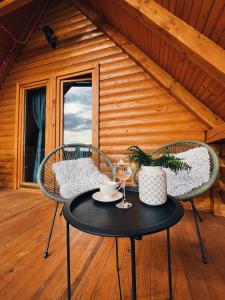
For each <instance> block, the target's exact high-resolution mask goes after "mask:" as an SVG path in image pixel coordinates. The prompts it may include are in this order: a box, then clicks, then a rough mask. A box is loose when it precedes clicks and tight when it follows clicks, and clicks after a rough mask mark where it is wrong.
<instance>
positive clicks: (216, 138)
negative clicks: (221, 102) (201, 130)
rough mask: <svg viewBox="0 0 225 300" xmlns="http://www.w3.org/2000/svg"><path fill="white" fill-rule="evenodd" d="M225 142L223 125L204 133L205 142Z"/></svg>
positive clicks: (224, 126) (224, 125) (224, 124)
mask: <svg viewBox="0 0 225 300" xmlns="http://www.w3.org/2000/svg"><path fill="white" fill-rule="evenodd" d="M223 140H225V123H223V124H221V125H220V126H218V127H216V128H214V129H211V130H209V131H207V133H206V142H207V143H213V142H221V141H223Z"/></svg>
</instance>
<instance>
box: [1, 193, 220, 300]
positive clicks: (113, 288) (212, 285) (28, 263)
mask: <svg viewBox="0 0 225 300" xmlns="http://www.w3.org/2000/svg"><path fill="white" fill-rule="evenodd" d="M53 206H54V204H53V203H52V202H51V201H47V200H46V199H45V198H44V197H43V196H41V195H40V194H39V193H37V192H23V191H0V299H4V300H7V299H66V259H65V221H64V218H63V216H62V217H57V222H56V226H55V231H54V234H53V239H52V244H51V247H50V254H51V255H50V256H49V257H48V259H47V260H44V259H43V258H42V253H43V248H44V246H45V243H46V239H47V233H48V229H49V222H50V219H51V216H52V213H53ZM202 216H203V218H204V221H203V224H202V227H201V228H202V233H203V236H204V239H205V240H206V245H207V249H208V254H209V264H208V265H203V264H202V263H201V261H200V254H199V249H198V244H197V240H196V235H195V232H194V228H193V223H192V216H191V214H190V212H186V214H185V217H184V219H183V220H182V222H180V223H179V224H178V225H177V226H175V227H174V228H173V229H172V230H171V241H172V262H173V274H174V276H173V287H174V299H175V300H189V299H193V300H201V299H202V300H224V299H225V250H224V249H225V218H222V217H215V216H212V215H210V214H206V213H203V214H202ZM71 231H72V232H71V249H72V261H71V264H72V276H71V278H72V291H73V299H74V291H75V292H76V299H80V300H88V299H91V300H95V299H96V300H97V299H101V300H102V299H103V300H104V299H105V300H116V299H119V293H118V288H117V277H116V268H115V242H114V240H113V239H111V238H100V237H97V236H92V235H88V234H84V233H81V232H78V231H77V230H71ZM119 247H120V267H121V276H122V289H123V296H124V298H123V299H127V300H130V299H131V278H130V253H129V251H130V250H129V243H128V240H127V239H120V241H119ZM137 290H138V300H139V299H146V300H165V299H167V298H168V289H167V263H166V241H165V233H160V234H155V235H154V236H149V237H145V238H144V239H143V240H142V241H141V242H137Z"/></svg>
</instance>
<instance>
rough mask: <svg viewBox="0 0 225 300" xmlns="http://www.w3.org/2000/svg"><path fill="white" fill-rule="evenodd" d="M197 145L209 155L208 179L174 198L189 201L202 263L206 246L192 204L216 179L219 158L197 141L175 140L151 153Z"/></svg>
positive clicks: (195, 209) (196, 212)
mask: <svg viewBox="0 0 225 300" xmlns="http://www.w3.org/2000/svg"><path fill="white" fill-rule="evenodd" d="M197 147H205V148H206V149H207V150H208V153H209V157H210V179H209V181H208V182H206V183H204V184H203V185H202V186H201V187H198V188H195V189H193V190H192V191H190V192H188V193H185V194H183V195H180V196H176V198H177V199H178V200H180V201H189V202H190V204H191V208H192V214H193V218H194V223H195V229H196V233H197V237H198V242H199V247H200V251H201V256H202V262H203V263H204V264H207V263H208V256H207V252H206V248H205V245H204V242H203V239H202V236H201V232H200V228H199V222H201V221H202V218H201V217H200V214H199V212H198V210H197V208H196V206H195V204H194V200H195V199H194V198H195V197H197V196H199V195H201V194H202V193H204V192H206V191H208V190H209V189H210V188H211V187H212V186H213V184H214V183H215V181H216V180H217V178H218V176H219V159H218V157H217V155H216V153H215V151H214V150H213V149H212V148H211V147H210V146H209V145H207V144H205V143H203V142H199V141H176V142H173V143H169V144H166V145H163V146H161V147H159V148H157V149H155V150H154V151H153V154H155V155H157V156H159V155H161V154H162V153H164V152H165V151H170V152H171V153H180V152H184V151H187V150H190V149H193V148H197ZM137 172H138V171H135V172H134V174H133V184H134V185H137V178H136V177H137Z"/></svg>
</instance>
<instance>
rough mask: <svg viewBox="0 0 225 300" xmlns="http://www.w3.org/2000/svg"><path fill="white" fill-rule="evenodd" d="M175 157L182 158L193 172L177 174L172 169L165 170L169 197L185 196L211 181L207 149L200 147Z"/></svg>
mask: <svg viewBox="0 0 225 300" xmlns="http://www.w3.org/2000/svg"><path fill="white" fill-rule="evenodd" d="M175 155H176V156H177V157H178V158H182V159H183V161H184V162H186V163H187V164H188V165H189V166H190V167H191V170H190V171H179V172H177V174H176V173H174V172H172V171H171V170H170V169H164V170H165V171H166V177H167V193H168V194H169V195H172V196H180V195H183V194H185V193H188V192H190V191H192V190H193V189H195V188H198V187H200V186H202V185H203V184H204V183H206V182H208V181H209V177H210V163H209V153H208V150H207V148H205V147H198V148H194V149H190V150H188V151H185V152H181V153H178V154H175Z"/></svg>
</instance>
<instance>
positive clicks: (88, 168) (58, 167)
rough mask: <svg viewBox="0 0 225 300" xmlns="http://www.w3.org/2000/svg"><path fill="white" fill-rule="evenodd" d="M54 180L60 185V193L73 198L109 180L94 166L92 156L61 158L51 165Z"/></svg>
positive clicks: (67, 197) (66, 197)
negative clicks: (74, 158) (73, 158)
mask: <svg viewBox="0 0 225 300" xmlns="http://www.w3.org/2000/svg"><path fill="white" fill-rule="evenodd" d="M52 169H53V171H54V173H55V176H56V180H57V182H58V184H59V186H60V190H59V192H60V195H61V196H62V197H63V198H65V199H69V198H73V197H75V196H77V195H78V194H80V193H83V192H86V191H88V190H91V189H95V188H98V187H99V184H100V183H105V182H108V181H110V179H109V178H108V177H107V176H106V175H104V174H102V173H101V172H100V171H99V169H98V168H97V167H96V166H95V164H94V162H93V160H92V158H90V157H88V158H79V159H76V160H63V161H60V162H57V163H54V164H53V165H52Z"/></svg>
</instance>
